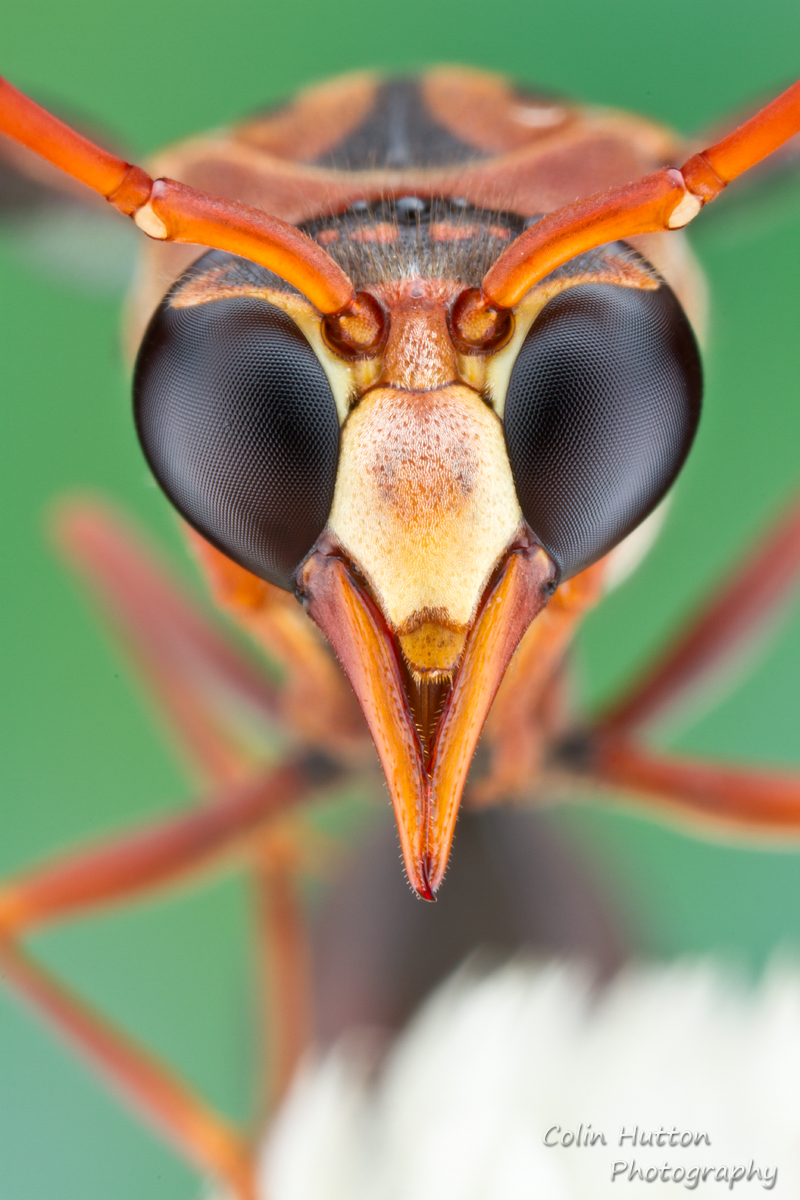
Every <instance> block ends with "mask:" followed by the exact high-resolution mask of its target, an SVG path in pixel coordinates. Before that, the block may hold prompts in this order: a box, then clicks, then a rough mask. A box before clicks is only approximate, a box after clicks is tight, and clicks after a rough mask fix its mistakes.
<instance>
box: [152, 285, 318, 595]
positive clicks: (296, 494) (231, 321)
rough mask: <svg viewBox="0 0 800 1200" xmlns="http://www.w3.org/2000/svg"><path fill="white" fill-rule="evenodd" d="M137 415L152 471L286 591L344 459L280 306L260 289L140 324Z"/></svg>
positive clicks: (203, 525) (304, 350) (196, 519)
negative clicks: (143, 331)
mask: <svg viewBox="0 0 800 1200" xmlns="http://www.w3.org/2000/svg"><path fill="white" fill-rule="evenodd" d="M134 404H135V410H136V423H137V426H138V430H139V437H140V438H141V442H142V446H143V447H144V452H145V454H146V456H147V459H148V462H149V463H150V466H151V467H152V469H153V472H154V474H155V476H156V479H157V480H158V482H159V483H160V484H161V487H162V488H163V489H164V491H165V492H166V493H167V495H168V496H169V498H170V500H172V502H173V504H174V505H175V507H176V508H177V509H178V510H179V511H180V512H181V513H182V515H183V516H184V517H185V518H186V520H187V521H189V523H190V524H191V525H194V527H195V528H196V529H198V530H199V531H200V533H202V534H203V535H204V536H205V537H206V538H208V540H209V541H210V542H213V543H214V545H215V546H217V547H218V548H219V549H220V550H222V551H223V552H224V553H225V554H227V555H228V556H229V557H230V558H232V559H234V560H235V561H236V562H238V563H240V564H241V565H242V566H244V567H246V568H247V569H248V570H249V571H252V572H253V573H254V574H256V575H259V576H260V577H261V578H262V579H267V580H269V582H270V583H275V584H277V585H278V587H282V588H286V589H287V590H291V589H292V576H293V573H294V571H295V570H296V568H297V567H298V565H299V564H300V562H301V561H302V559H303V558H304V557H305V555H306V554H307V553H308V552H309V550H310V549H311V547H312V546H313V545H314V542H315V541H316V540H317V538H318V537H319V535H320V533H321V532H322V529H323V527H324V526H325V523H326V521H327V519H328V514H329V512H330V507H331V502H332V500H333V487H334V483H335V479H336V467H337V461H338V457H339V422H338V420H337V415H336V406H335V404H334V400H333V395H332V393H331V388H330V384H329V383H328V379H327V377H326V375H325V372H324V371H323V369H322V367H321V365H320V363H319V360H318V359H317V357H316V355H315V354H314V351H313V350H312V349H311V346H310V345H309V343H308V342H307V341H306V339H305V338H304V336H303V334H302V333H301V332H300V330H299V329H298V327H297V326H296V325H295V324H294V322H293V321H292V320H291V319H290V318H289V317H288V316H286V314H285V313H284V312H282V311H281V310H280V309H279V308H276V307H274V306H273V305H271V304H267V303H265V302H264V301H261V300H259V299H257V298H253V299H251V298H245V297H234V298H229V299H224V300H212V301H209V302H207V303H205V304H198V305H195V306H193V307H188V308H175V307H172V306H171V305H170V301H169V297H168V298H167V299H166V300H165V301H164V303H163V304H162V305H161V307H160V309H159V310H158V312H157V313H156V315H155V317H154V318H153V320H152V322H151V324H150V328H149V329H148V331H147V334H146V336H145V339H144V342H143V343H142V347H141V349H140V351H139V357H138V359H137V362H136V372H135V376H134Z"/></svg>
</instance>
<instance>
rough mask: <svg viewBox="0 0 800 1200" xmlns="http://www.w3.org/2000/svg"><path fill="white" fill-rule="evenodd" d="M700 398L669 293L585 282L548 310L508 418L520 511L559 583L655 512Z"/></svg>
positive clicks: (519, 367)
mask: <svg viewBox="0 0 800 1200" xmlns="http://www.w3.org/2000/svg"><path fill="white" fill-rule="evenodd" d="M701 394H702V374H701V369H700V358H699V354H698V351H697V344H696V342H695V339H694V335H693V334H692V330H691V328H690V326H689V322H688V321H687V319H686V316H685V315H684V312H683V309H682V308H681V306H680V305H679V303H678V301H677V300H676V298H675V296H674V294H673V293H672V291H671V290H670V289H669V288H668V287H667V286H666V284H664V285H662V286H661V287H660V288H658V289H657V290H656V291H644V290H642V289H639V288H626V287H618V286H616V285H614V284H599V283H598V284H583V285H578V286H576V287H573V288H569V289H568V290H567V291H564V292H562V293H560V295H558V296H556V297H555V298H554V299H553V300H551V301H550V302H549V303H548V304H547V305H545V307H544V309H543V310H542V312H541V313H540V314H539V316H538V317H537V319H536V320H535V321H534V323H533V325H532V326H531V329H530V331H529V333H528V335H527V337H526V338H525V341H524V342H523V344H522V349H521V350H520V352H519V355H518V357H517V361H516V363H515V364H514V369H513V370H512V372H511V379H510V381H509V385H508V394H507V397H506V406H505V418H504V420H505V434H506V445H507V448H508V457H509V461H510V463H511V471H512V474H513V476H514V483H515V486H516V489H517V495H518V497H519V502H520V507H521V509H522V512H523V515H524V517H525V520H526V521H527V522H528V524H529V525H530V527H531V529H532V530H533V532H534V534H535V535H536V536H537V538H538V539H539V540H540V541H541V543H542V545H543V546H544V547H545V549H546V550H547V551H548V552H549V553H550V555H551V556H552V557H553V558H554V559H555V561H556V563H557V564H558V566H559V568H560V571H561V576H562V578H566V577H568V576H570V575H574V574H575V572H576V571H579V570H581V569H582V568H583V567H585V566H588V565H589V564H590V563H592V562H594V561H595V560H596V559H598V558H601V557H602V555H603V554H605V553H607V551H608V550H610V549H611V548H612V547H613V546H615V545H616V544H617V542H619V541H621V539H622V538H623V537H624V536H625V535H626V534H627V533H629V532H630V530H631V529H633V528H634V527H635V526H636V525H638V524H639V522H640V521H641V520H643V518H644V517H646V516H647V514H648V513H649V512H650V511H651V510H652V509H653V508H654V507H655V505H656V504H657V503H658V501H659V500H660V499H661V497H662V496H663V495H664V493H665V492H666V491H667V489H668V488H669V486H670V484H671V483H672V481H673V480H674V478H675V476H676V475H677V474H678V471H679V470H680V468H681V466H682V465H683V462H684V460H685V458H686V455H687V454H688V452H689V448H690V446H691V444H692V440H693V438H694V435H695V431H696V429H697V422H698V419H699V416H700V400H701Z"/></svg>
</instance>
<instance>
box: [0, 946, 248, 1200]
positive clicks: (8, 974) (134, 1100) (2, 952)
mask: <svg viewBox="0 0 800 1200" xmlns="http://www.w3.org/2000/svg"><path fill="white" fill-rule="evenodd" d="M0 976H2V978H3V980H4V981H5V982H6V983H7V984H8V985H9V986H10V987H11V988H13V990H14V991H15V992H16V993H17V994H18V995H19V996H20V997H21V998H22V1000H24V1002H25V1003H26V1004H27V1005H29V1006H30V1007H31V1008H33V1009H35V1010H36V1011H37V1012H38V1013H39V1014H40V1015H41V1016H43V1017H44V1018H45V1019H46V1020H47V1021H48V1022H49V1023H50V1024H51V1025H53V1026H54V1027H55V1029H56V1030H57V1031H58V1033H59V1034H60V1035H61V1036H62V1037H63V1038H65V1039H66V1040H67V1041H69V1042H71V1043H72V1044H73V1045H74V1046H75V1047H76V1048H77V1049H78V1050H79V1051H80V1052H81V1054H82V1055H84V1056H85V1057H86V1058H88V1059H89V1061H90V1062H91V1063H92V1065H93V1066H94V1067H95V1068H96V1069H97V1070H98V1071H99V1073H100V1074H102V1075H104V1076H105V1078H106V1079H107V1080H108V1081H109V1082H110V1083H111V1085H112V1086H113V1087H114V1088H115V1089H116V1091H118V1092H120V1093H121V1094H122V1095H123V1096H124V1097H125V1099H126V1100H127V1101H128V1102H129V1103H131V1104H132V1105H133V1106H134V1107H135V1108H136V1109H138V1110H139V1112H140V1113H141V1114H142V1115H143V1116H144V1117H145V1119H146V1120H147V1121H148V1122H149V1123H150V1124H151V1125H153V1126H154V1127H155V1128H156V1129H157V1130H158V1132H159V1133H161V1134H162V1135H163V1136H164V1137H165V1138H166V1139H167V1140H168V1141H170V1142H172V1143H173V1145H175V1146H176V1147H177V1148H178V1149H179V1150H180V1151H181V1152H182V1153H183V1154H185V1155H186V1157H187V1158H189V1159H190V1160H191V1161H192V1162H194V1163H195V1164H196V1165H197V1166H198V1167H199V1168H200V1169H201V1170H202V1171H204V1172H208V1173H210V1174H211V1175H213V1176H214V1177H216V1178H217V1179H218V1180H219V1181H220V1182H222V1183H224V1184H227V1186H228V1187H229V1188H230V1190H231V1192H232V1194H233V1195H234V1196H235V1197H236V1198H237V1200H256V1188H255V1181H254V1151H253V1149H252V1148H251V1147H250V1146H248V1145H247V1143H246V1142H245V1140H244V1139H243V1138H242V1137H241V1136H240V1135H239V1134H238V1133H237V1132H236V1131H235V1130H234V1129H232V1128H231V1127H230V1126H229V1125H228V1124H227V1122H226V1121H224V1120H223V1119H222V1117H220V1116H218V1115H217V1114H216V1113H214V1112H213V1111H212V1110H211V1109H210V1108H208V1107H207V1106H206V1105H205V1104H204V1103H203V1101H202V1100H200V1099H198V1097H196V1096H194V1095H193V1094H192V1092H191V1091H189V1089H188V1088H187V1087H186V1086H185V1085H184V1084H183V1083H181V1082H180V1081H179V1080H178V1079H176V1078H175V1077H174V1076H173V1075H172V1074H171V1072H169V1071H168V1070H167V1069H166V1068H165V1067H163V1066H162V1065H161V1064H160V1063H159V1062H157V1061H156V1060H155V1059H154V1058H152V1057H151V1056H150V1055H149V1054H148V1053H147V1052H146V1051H145V1050H144V1049H142V1048H141V1047H139V1046H137V1045H136V1044H135V1043H134V1042H132V1041H131V1040H130V1039H129V1038H127V1037H126V1036H124V1035H123V1034H122V1033H120V1032H118V1031H117V1030H116V1029H114V1028H113V1027H112V1026H111V1025H109V1024H108V1023H107V1022H105V1021H104V1020H103V1019H102V1018H101V1017H100V1016H99V1015H98V1014H97V1013H95V1012H93V1011H92V1010H91V1009H90V1008H89V1007H88V1006H87V1005H86V1004H84V1003H83V1002H82V1001H81V1000H79V999H78V998H77V997H76V996H74V995H73V994H72V993H71V992H70V991H68V990H67V989H66V988H64V987H63V986H62V985H61V984H60V983H58V982H57V981H56V980H55V979H54V978H53V977H52V976H51V975H50V974H49V973H48V972H46V971H44V970H43V969H42V968H41V967H39V966H37V965H36V964H35V963H34V962H32V960H31V959H30V958H29V957H28V956H27V955H26V954H25V953H24V951H23V950H21V949H20V948H19V947H18V946H16V945H15V944H14V943H13V942H12V941H11V940H9V939H7V938H3V937H0Z"/></svg>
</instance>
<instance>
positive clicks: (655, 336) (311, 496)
mask: <svg viewBox="0 0 800 1200" xmlns="http://www.w3.org/2000/svg"><path fill="white" fill-rule="evenodd" d="M521 229H522V221H521V220H520V219H519V218H516V217H514V216H510V215H508V214H498V213H485V212H476V211H473V210H469V209H467V208H466V207H465V206H463V205H460V204H458V203H457V202H450V201H437V202H433V203H430V202H424V201H421V200H419V199H417V198H415V197H408V198H405V199H403V200H399V201H397V202H393V203H389V202H382V203H381V204H377V205H375V206H372V207H370V206H367V205H361V206H358V207H356V208H354V209H352V210H349V211H348V212H347V213H345V214H342V215H341V216H340V217H336V218H329V219H326V220H325V221H320V222H316V223H314V224H313V225H311V226H309V227H307V231H308V232H309V233H311V234H312V236H314V237H315V238H316V239H317V240H318V242H319V243H320V244H322V245H323V246H324V247H325V248H326V250H327V251H328V253H329V254H331V256H332V257H334V258H335V259H336V260H337V261H338V262H339V263H340V265H341V266H343V267H344V269H345V270H346V271H347V272H348V274H349V276H350V277H351V278H352V279H353V282H354V284H355V286H356V287H357V288H358V289H359V292H360V293H361V294H362V295H364V294H365V295H368V296H369V297H370V298H371V300H370V303H372V302H374V304H375V305H376V306H377V308H378V309H379V310H380V312H381V313H382V314H383V323H384V329H385V336H384V337H383V338H382V340H381V342H380V345H379V346H377V347H376V349H375V350H374V351H373V352H372V353H371V354H369V355H360V356H359V355H347V354H346V352H344V351H343V350H342V347H341V345H339V344H333V343H331V342H330V339H328V341H326V336H325V329H324V325H323V322H322V320H321V318H320V314H319V313H318V312H316V310H315V309H314V308H313V306H312V305H311V304H310V303H309V302H308V301H307V300H306V299H305V298H304V297H302V296H300V295H299V293H297V292H295V291H294V290H293V289H292V288H291V287H290V286H289V285H287V284H285V283H283V282H282V281H281V280H280V279H278V278H277V277H276V276H274V275H271V274H270V272H268V271H266V270H264V269H262V268H260V267H256V266H254V265H253V264H252V263H247V262H245V261H244V260H241V259H235V258H232V257H231V256H229V255H223V254H220V253H218V252H214V253H212V254H209V255H206V256H205V257H204V258H203V259H201V260H200V262H199V263H197V264H195V266H194V267H193V268H192V269H191V270H190V271H189V272H188V273H187V275H186V276H184V277H183V279H182V280H180V281H179V283H178V284H177V285H176V286H175V287H174V288H173V289H172V291H171V292H170V294H169V295H168V296H167V297H166V299H165V301H164V302H163V304H162V306H161V308H160V309H159V310H158V312H157V313H156V315H155V317H154V318H153V321H152V323H151V326H150V329H149V330H148V333H147V335H146V337H145V340H144V343H143V346H142V349H141V351H140V356H139V360H138V363H137V370H136V381H135V393H136V410H137V421H138V426H139V431H140V436H141V438H142V442H143V445H144V448H145V452H146V454H147V456H148V458H149V461H150V463H151V465H152V467H153V470H154V472H155V474H156V476H157V478H158V479H159V481H160V483H161V485H162V486H163V487H164V489H165V491H166V492H167V494H168V495H169V496H170V497H171V499H172V500H173V502H174V503H175V504H176V506H177V507H178V508H179V510H180V511H181V512H182V514H183V515H184V516H185V517H186V518H187V520H189V521H190V523H191V524H193V525H194V526H195V527H196V528H197V529H198V530H199V531H200V532H201V533H202V534H203V535H204V536H205V537H206V538H207V539H208V540H210V541H211V542H213V543H214V544H215V545H216V546H217V547H218V548H219V549H221V550H222V551H223V552H224V553H225V554H227V555H228V556H229V557H231V558H233V559H234V560H235V561H236V562H238V563H240V564H241V565H242V566H244V567H246V568H248V569H249V570H250V571H252V572H253V573H255V574H256V575H258V576H260V577H261V578H262V579H265V580H267V581H268V582H270V583H272V584H274V585H275V586H277V587H281V588H284V589H289V590H295V591H296V593H297V594H298V596H299V598H300V599H301V600H302V602H303V603H304V605H305V606H306V608H307V611H308V613H309V615H310V616H311V617H312V618H313V620H315V621H316V623H317V624H318V625H319V627H320V628H321V629H322V631H323V632H324V633H325V635H326V637H327V638H328V640H329V642H330V643H331V645H332V646H333V649H334V650H335V652H336V654H337V656H338V658H339V660H340V662H341V664H342V666H343V668H344V670H345V672H346V673H347V675H348V678H349V680H350V682H351V684H352V686H353V688H354V691H355V693H356V696H357V698H358V700H359V703H360V705H361V708H362V711H363V713H364V716H365V718H366V720H367V724H368V725H369V728H370V732H371V733H372V736H373V739H374V741H375V744H376V747H377V749H378V753H379V756H380V759H381V762H382V765H383V768H384V772H385V774H386V780H387V784H388V786H389V791H390V794H391V797H392V802H393V805H394V809H395V814H396V817H397V822H398V828H399V831H400V838H401V844H402V848H403V855H404V860H405V865H406V870H407V872H408V876H409V880H410V882H411V884H412V886H413V887H414V888H415V890H416V891H417V892H418V893H419V894H420V895H422V896H424V897H426V898H428V899H431V898H433V895H434V893H435V891H436V888H437V887H438V885H439V883H440V882H441V879H442V877H443V874H444V871H445V867H446V863H447V857H448V853H449V849H450V844H451V841H452V837H453V831H454V827H455V821H456V816H457V812H458V806H459V803H460V799H461V795H462V792H463V789H464V785H465V782H466V777H467V772H468V770H469V765H470V762H471V759H472V755H473V752H474V750H475V746H476V744H477V741H478V737H479V735H480V732H481V728H482V726H483V723H484V720H485V718H486V715H487V713H488V710H489V708H490V706H491V703H492V700H493V698H494V695H495V693H496V690H497V688H498V686H499V684H500V682H501V680H502V677H503V674H504V672H505V670H506V667H507V666H508V663H509V661H510V659H511V656H512V655H513V653H514V651H515V649H516V647H517V645H518V643H519V641H520V639H521V638H522V637H523V636H524V634H525V632H526V630H527V628H528V626H529V625H530V624H531V622H532V621H533V620H534V618H535V617H536V615H537V613H538V612H540V611H541V609H542V608H543V607H544V605H545V604H546V603H547V600H548V598H549V597H550V595H551V594H552V593H553V591H554V590H555V587H556V585H557V583H558V582H559V580H561V579H564V578H566V577H568V576H571V575H574V574H575V573H576V572H578V571H580V570H581V569H583V568H584V567H586V566H588V565H589V564H591V563H593V562H595V561H596V560H597V559H598V558H600V557H602V556H603V555H604V554H606V553H607V552H608V551H609V550H610V549H611V548H612V547H613V546H615V545H616V544H617V543H618V542H619V541H621V540H622V538H623V537H625V536H626V535H627V534H628V533H629V532H630V531H631V530H632V529H633V528H634V526H636V525H637V524H638V523H639V522H640V521H641V520H642V519H643V518H644V517H645V516H646V515H647V514H648V513H649V512H650V511H651V510H652V508H653V507H654V506H655V505H656V504H657V502H658V501H659V500H660V499H661V497H662V496H663V494H664V492H665V491H666V490H667V488H668V487H669V485H670V484H671V482H672V480H673V479H674V477H675V475H676V474H677V472H678V471H679V469H680V467H681V465H682V463H683V460H684V459H685V457H686V454H687V453H688V449H689V446H690V444H691V441H692V438H693V435H694V432H695V429H696V425H697V419H698V415H699V403H700V389H701V382H700V368H699V360H698V356H697V350H696V346H695V343H694V339H693V337H692V334H691V331H690V329H689V326H688V323H687V321H686V318H685V316H684V315H683V312H682V310H681V309H680V306H679V305H678V303H677V301H676V299H675V297H674V295H673V294H672V292H671V291H670V289H669V288H668V287H667V286H666V284H664V283H663V281H662V280H660V278H659V277H658V276H657V275H656V274H655V272H654V271H653V270H652V268H650V267H649V266H648V264H646V263H645V262H644V261H643V260H642V259H640V258H639V257H638V256H637V255H635V254H634V253H633V252H632V251H630V250H628V249H626V248H624V247H622V246H620V245H617V246H612V247H610V248H606V249H605V250H603V251H593V252H591V253H589V254H586V255H583V256H581V257H580V258H577V259H575V260H573V261H572V262H571V263H569V264H567V266H566V267H564V268H561V269H560V270H558V271H556V272H554V273H553V274H552V275H551V276H548V277H547V278H546V279H545V280H543V281H542V283H541V284H539V285H538V286H537V287H535V288H533V289H532V290H531V292H529V293H528V295H527V296H526V297H525V298H524V299H523V301H522V302H521V303H520V304H519V305H518V306H517V308H516V309H515V311H514V313H513V319H512V320H511V321H510V322H508V324H507V326H506V327H505V329H504V330H503V331H502V336H498V337H490V338H487V340H486V343H485V346H484V347H483V348H482V349H480V350H478V351H475V352H466V353H465V352H464V351H465V348H464V345H463V342H462V341H461V340H460V339H459V337H458V336H457V334H454V331H453V311H454V308H456V306H457V305H458V303H459V298H460V297H462V296H463V295H464V293H465V291H466V290H468V289H470V288H474V287H476V286H477V285H478V284H479V282H480V279H481V278H482V276H483V275H484V273H485V272H486V270H487V269H488V267H489V266H490V265H491V263H492V262H493V261H494V260H495V259H496V257H497V255H498V254H499V253H500V251H501V250H502V249H503V248H504V247H505V245H507V244H508V241H509V240H510V239H511V238H512V237H514V236H516V235H517V234H518V233H519V232H520V231H521ZM467 349H469V348H467Z"/></svg>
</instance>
